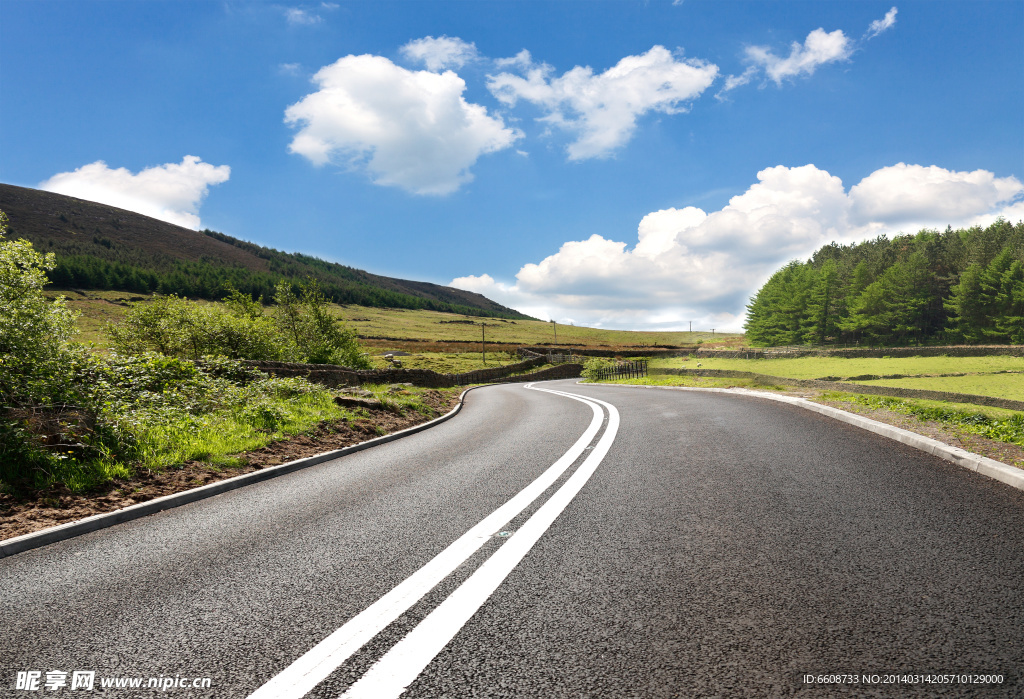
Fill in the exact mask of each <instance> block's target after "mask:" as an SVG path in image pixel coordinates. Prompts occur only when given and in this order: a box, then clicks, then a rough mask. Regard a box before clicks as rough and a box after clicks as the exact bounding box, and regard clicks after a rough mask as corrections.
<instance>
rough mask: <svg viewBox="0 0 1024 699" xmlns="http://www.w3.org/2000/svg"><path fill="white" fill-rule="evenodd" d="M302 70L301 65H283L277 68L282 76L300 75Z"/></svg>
mask: <svg viewBox="0 0 1024 699" xmlns="http://www.w3.org/2000/svg"><path fill="white" fill-rule="evenodd" d="M301 70H302V64H300V63H282V64H280V65H278V66H277V72H278V73H280V74H281V75H298V74H299V72H300V71H301Z"/></svg>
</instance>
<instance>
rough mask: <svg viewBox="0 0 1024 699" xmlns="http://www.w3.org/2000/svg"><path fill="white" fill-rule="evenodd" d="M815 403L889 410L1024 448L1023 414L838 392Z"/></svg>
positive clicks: (817, 399)
mask: <svg viewBox="0 0 1024 699" xmlns="http://www.w3.org/2000/svg"><path fill="white" fill-rule="evenodd" d="M815 400H816V401H818V402H823V403H825V402H828V403H849V404H852V405H860V406H864V407H867V408H871V409H876V410H887V411H890V412H894V413H898V414H901V415H907V416H911V417H914V418H917V419H918V420H919V421H921V422H937V423H940V424H943V425H948V426H951V427H955V428H957V429H959V430H963V431H964V432H970V433H971V434H976V435H979V436H981V437H985V438H986V439H992V440H995V441H999V442H1006V443H1008V444H1016V445H1018V446H1024V413H1020V412H1017V411H1014V410H1003V409H1001V408H984V409H979V408H978V406H974V405H967V404H962V403H944V402H942V401H931V400H911V399H906V398H889V397H888V396H872V395H864V394H860V393H842V392H839V391H825V392H823V393H822V394H821V395H820V396H818V397H817V398H816V399H815Z"/></svg>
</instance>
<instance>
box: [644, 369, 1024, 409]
mask: <svg viewBox="0 0 1024 699" xmlns="http://www.w3.org/2000/svg"><path fill="white" fill-rule="evenodd" d="M649 373H650V374H651V375H652V376H654V375H671V376H721V377H726V378H733V379H757V380H758V381H762V382H764V383H773V384H782V385H783V386H801V387H804V388H817V389H821V390H825V391H843V392H846V393H868V394H871V395H878V396H889V397H891V398H919V399H921V400H941V401H947V402H950V403H971V404H973V405H987V406H990V407H993V408H1006V409H1008V410H1024V401H1019V400H1009V399H1008V398H994V397H992V396H977V395H973V394H970V393H952V392H949V391H926V390H922V389H918V388H896V387H895V386H865V385H862V384H856V383H846V382H842V381H820V380H818V379H790V378H786V377H784V376H769V375H768V374H757V373H755V372H752V371H729V370H725V369H651V370H650V372H649Z"/></svg>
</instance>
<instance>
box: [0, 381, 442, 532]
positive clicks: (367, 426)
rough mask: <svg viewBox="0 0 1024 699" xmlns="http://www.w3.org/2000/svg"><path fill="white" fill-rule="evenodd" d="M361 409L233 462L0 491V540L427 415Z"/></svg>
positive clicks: (426, 396) (438, 408) (432, 394)
mask: <svg viewBox="0 0 1024 699" xmlns="http://www.w3.org/2000/svg"><path fill="white" fill-rule="evenodd" d="M420 399H421V401H422V402H423V403H425V404H426V405H428V406H430V407H431V408H433V410H434V411H435V412H436V414H437V415H443V414H445V413H447V412H448V411H449V410H451V409H452V408H454V407H455V405H456V404H457V403H458V400H459V399H458V395H457V394H448V393H443V392H441V391H425V392H423V393H422V394H421V396H420ZM367 413H368V415H369V416H368V417H365V418H361V419H357V420H353V421H352V422H346V421H344V420H339V421H335V422H322V423H320V424H319V425H317V427H316V428H315V429H314V430H313V431H311V432H309V433H307V434H303V435H296V436H293V437H289V438H286V439H282V440H280V441H277V442H272V443H270V444H268V445H267V446H265V447H263V448H262V449H257V450H255V451H250V452H245V453H244V454H239V455H238V457H239V466H238V467H232V468H225V467H217V466H214V465H212V464H209V463H204V462H199V461H188V462H186V463H184V464H181V465H180V466H176V467H172V468H168V469H164V470H162V471H149V470H144V471H139V472H138V473H136V475H135V477H134V478H132V479H130V480H121V479H118V480H115V481H111V482H110V483H108V484H106V485H105V486H104V487H103V488H102V489H100V490H97V491H93V492H89V493H73V492H71V491H70V490H68V489H67V488H66V487H63V486H60V487H54V488H49V489H47V490H44V491H38V492H35V493H31V494H29V495H28V496H25V497H23V498H18V499H15V498H13V497H11V496H10V495H6V494H0V540H2V539H9V538H11V537H15V536H21V535H22V534H29V533H31V532H35V531H39V530H41V529H46V528H48V527H53V526H56V525H58V524H66V523H68V522H74V521H75V520H79V519H83V518H85V517H89V516H92V515H96V514H100V513H103V512H113V511H114V510H120V509H122V508H124V507H128V506H130V505H134V504H136V503H140V502H146V501H148V500H153V499H155V498H159V497H163V496H164V495H171V494H172V493H180V492H181V491H184V490H191V489H192V488H197V487H199V486H203V485H207V484H208V483H214V482H216V481H221V480H224V479H227V478H234V477H235V476H239V475H241V474H243V473H251V472H253V471H259V470H260V469H263V468H267V467H268V466H277V465H278V464H283V463H287V462H289V461H294V460H296V459H302V458H305V457H308V456H315V455H317V454H322V453H324V452H327V451H333V450H334V449H341V448H342V447H348V446H352V445H353V444H359V443H360V442H365V441H367V440H369V439H373V438H375V437H379V436H382V435H385V434H391V433H392V432H398V431H399V430H404V429H406V428H408V427H413V426H415V425H419V424H422V423H424V422H427V421H428V420H432V419H433V417H428V416H426V415H423V414H422V413H418V412H414V411H411V410H410V411H408V412H407V413H406V414H405V415H398V414H395V413H393V412H390V411H388V410H368V411H367Z"/></svg>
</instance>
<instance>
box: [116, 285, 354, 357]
mask: <svg viewBox="0 0 1024 699" xmlns="http://www.w3.org/2000/svg"><path fill="white" fill-rule="evenodd" d="M298 288H299V292H298V293H296V292H295V290H294V289H293V288H292V286H291V285H290V284H288V283H286V282H281V283H280V284H279V285H278V287H277V294H276V295H275V301H276V303H277V305H276V308H275V311H274V314H273V315H272V316H267V315H265V314H264V311H263V304H262V303H261V301H262V299H260V300H259V301H255V300H253V299H252V298H251V297H249V296H246V295H245V294H242V293H240V292H238V291H236V290H234V289H231V290H229V292H228V295H227V296H226V297H225V298H224V305H222V306H214V305H208V304H200V303H196V302H194V301H189V300H188V299H183V298H178V297H177V296H174V295H171V296H164V297H160V298H156V299H152V300H149V301H145V302H141V303H138V304H135V305H134V306H133V307H132V309H131V310H130V311H129V312H128V313H127V314H126V315H125V317H124V319H123V321H122V322H120V323H117V324H114V323H111V324H109V325H108V326H107V329H106V332H107V336H108V337H109V338H110V341H111V344H112V345H113V346H114V348H115V349H116V350H117V351H118V352H119V353H121V354H141V353H144V352H159V353H160V354H164V355H168V356H173V357H182V358H186V359H194V360H195V359H200V358H203V357H227V358H230V359H256V360H270V361H295V362H309V363H312V364H339V365H342V366H347V367H352V368H355V369H369V368H370V362H369V360H368V359H367V357H366V356H365V354H364V353H363V351H362V347H361V346H360V345H359V341H358V338H357V336H356V334H355V332H354V331H353V330H351V329H350V328H348V327H347V326H345V324H344V323H342V321H341V320H339V319H338V318H335V317H334V316H333V315H331V312H330V309H329V307H328V302H327V298H326V297H325V296H324V294H323V293H322V292H321V291H320V287H319V286H318V285H317V283H316V282H315V281H310V282H309V283H307V284H305V285H299V287H298Z"/></svg>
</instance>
